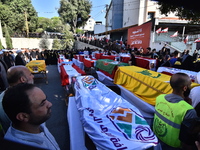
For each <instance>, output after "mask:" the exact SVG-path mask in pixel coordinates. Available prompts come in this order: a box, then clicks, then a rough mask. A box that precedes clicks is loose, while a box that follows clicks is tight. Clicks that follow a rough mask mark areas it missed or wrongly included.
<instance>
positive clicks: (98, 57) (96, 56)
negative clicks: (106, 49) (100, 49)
mask: <svg viewBox="0 0 200 150" xmlns="http://www.w3.org/2000/svg"><path fill="white" fill-rule="evenodd" d="M102 55H103V54H102V53H99V54H98V53H95V58H96V59H101V56H102Z"/></svg>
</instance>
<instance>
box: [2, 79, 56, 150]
mask: <svg viewBox="0 0 200 150" xmlns="http://www.w3.org/2000/svg"><path fill="white" fill-rule="evenodd" d="M2 104H3V108H4V110H5V112H6V114H7V116H8V117H9V118H10V120H11V121H12V124H11V126H10V127H9V129H8V131H7V132H6V134H5V136H4V139H6V140H10V141H15V142H18V143H21V144H25V145H30V146H34V147H39V148H45V149H49V150H59V149H60V148H59V146H58V144H57V142H56V141H55V139H54V137H53V136H52V135H51V133H50V132H49V130H48V129H47V127H46V126H45V121H46V120H48V119H49V118H50V116H51V106H52V104H51V102H49V101H48V100H47V97H46V95H45V94H44V92H43V91H42V90H41V89H40V88H38V87H36V86H35V85H33V84H29V83H20V84H18V85H16V86H13V87H10V88H8V90H6V92H5V95H4V97H3V101H2Z"/></svg>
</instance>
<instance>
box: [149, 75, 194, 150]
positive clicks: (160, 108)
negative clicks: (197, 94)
mask: <svg viewBox="0 0 200 150" xmlns="http://www.w3.org/2000/svg"><path fill="white" fill-rule="evenodd" d="M170 85H171V87H172V89H173V91H172V93H171V94H161V95H159V96H158V97H157V98H156V105H155V114H154V123H153V131H154V133H155V134H156V136H157V137H158V138H159V140H160V143H161V146H162V149H163V150H165V149H166V150H179V149H182V148H183V147H184V146H187V145H186V144H185V143H182V142H181V141H180V140H179V133H180V129H181V123H182V121H184V120H185V119H192V118H196V117H197V114H196V111H195V110H194V108H193V107H192V106H191V105H190V104H188V103H187V102H186V101H185V100H184V98H185V97H187V96H188V95H189V93H190V88H191V80H190V78H189V76H188V75H187V74H184V73H176V74H174V75H172V77H171V79H170ZM194 144H195V143H194Z"/></svg>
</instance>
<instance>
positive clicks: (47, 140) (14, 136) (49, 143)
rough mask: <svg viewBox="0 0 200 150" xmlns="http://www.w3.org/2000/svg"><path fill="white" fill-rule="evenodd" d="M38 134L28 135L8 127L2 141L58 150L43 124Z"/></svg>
mask: <svg viewBox="0 0 200 150" xmlns="http://www.w3.org/2000/svg"><path fill="white" fill-rule="evenodd" d="M40 127H41V131H42V132H40V133H36V134H33V133H28V132H24V131H20V130H17V129H15V128H13V127H12V126H10V127H9V129H8V131H7V132H6V134H5V136H4V139H6V140H10V141H14V142H17V143H22V144H26V145H30V146H34V147H39V148H44V149H48V150H60V148H59V146H58V144H57V142H56V140H55V139H54V137H53V136H52V134H51V133H50V132H49V130H48V129H47V127H46V126H45V123H43V124H41V126H40Z"/></svg>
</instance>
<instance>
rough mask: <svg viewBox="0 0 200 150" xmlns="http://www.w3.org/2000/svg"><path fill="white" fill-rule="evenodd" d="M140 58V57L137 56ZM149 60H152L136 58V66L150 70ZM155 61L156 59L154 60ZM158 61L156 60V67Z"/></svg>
mask: <svg viewBox="0 0 200 150" xmlns="http://www.w3.org/2000/svg"><path fill="white" fill-rule="evenodd" d="M137 57H138V56H137ZM145 59H146V60H145ZM147 59H152V58H148V57H139V58H135V61H136V65H137V66H138V67H141V68H145V69H149V61H148V60H147ZM154 60H155V59H154ZM157 64H158V63H157V60H156V65H157Z"/></svg>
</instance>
